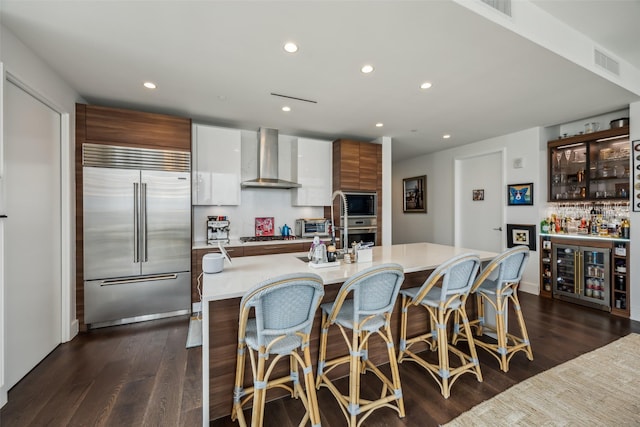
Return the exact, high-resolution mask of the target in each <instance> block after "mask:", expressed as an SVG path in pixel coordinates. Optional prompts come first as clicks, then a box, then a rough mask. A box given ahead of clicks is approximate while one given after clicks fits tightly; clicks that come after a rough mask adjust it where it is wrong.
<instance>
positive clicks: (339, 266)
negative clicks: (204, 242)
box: [202, 240, 497, 301]
mask: <svg viewBox="0 0 640 427" xmlns="http://www.w3.org/2000/svg"><path fill="white" fill-rule="evenodd" d="M294 242H295V240H294ZM372 250H373V261H371V262H361V263H355V264H344V263H343V262H342V261H341V260H339V261H336V266H332V267H325V268H312V267H310V266H309V265H308V263H306V262H303V261H301V260H300V259H298V257H305V256H306V255H307V254H306V252H298V253H287V254H275V255H260V256H248V257H238V258H233V259H232V264H231V265H229V263H228V262H225V265H224V270H223V271H222V272H220V273H215V274H203V279H202V283H203V292H202V299H203V300H208V301H214V300H223V299H230V298H238V297H242V296H243V295H244V294H245V293H246V291H248V290H249V289H251V288H252V287H253V286H255V285H256V284H258V283H260V282H262V281H264V280H267V279H270V278H272V277H276V276H280V275H283V274H290V273H297V272H313V273H316V274H318V275H319V276H320V277H321V278H322V280H323V282H324V284H325V285H328V284H333V283H342V282H344V281H345V280H346V279H347V278H349V277H350V276H352V275H353V274H355V273H357V272H359V271H361V270H364V269H365V268H368V267H371V266H373V265H378V264H384V263H398V264H400V265H402V266H403V267H404V272H405V273H412V272H417V271H425V270H432V269H434V268H436V267H437V266H439V265H440V264H442V263H443V262H445V261H447V260H448V259H449V258H452V257H454V256H456V255H460V254H463V253H475V254H477V255H478V256H479V257H480V259H481V260H482V261H488V260H490V259H492V258H494V257H495V256H496V255H497V254H496V253H493V252H486V251H477V250H473V249H465V248H459V247H454V246H447V245H438V244H435V243H409V244H403V245H391V246H374V247H373V249H372Z"/></svg>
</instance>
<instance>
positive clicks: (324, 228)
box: [295, 218, 331, 237]
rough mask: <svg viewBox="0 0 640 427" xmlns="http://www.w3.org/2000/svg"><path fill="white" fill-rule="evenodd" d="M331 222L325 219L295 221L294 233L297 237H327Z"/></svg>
mask: <svg viewBox="0 0 640 427" xmlns="http://www.w3.org/2000/svg"><path fill="white" fill-rule="evenodd" d="M330 227H331V221H329V220H328V219H325V218H302V219H296V229H295V233H296V236H297V237H313V236H320V237H329V229H330Z"/></svg>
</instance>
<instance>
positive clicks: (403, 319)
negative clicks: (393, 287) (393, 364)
mask: <svg viewBox="0 0 640 427" xmlns="http://www.w3.org/2000/svg"><path fill="white" fill-rule="evenodd" d="M408 301H409V298H408V297H407V296H406V295H402V305H401V306H400V307H401V308H400V341H399V342H400V348H399V349H398V363H402V359H403V356H404V351H405V350H406V349H407V316H408V314H409V304H407V302H408Z"/></svg>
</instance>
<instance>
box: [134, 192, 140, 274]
mask: <svg viewBox="0 0 640 427" xmlns="http://www.w3.org/2000/svg"><path fill="white" fill-rule="evenodd" d="M138 200H139V199H138V184H137V183H135V182H134V183H133V262H140V219H139V216H140V210H139V205H138V203H139V201H138Z"/></svg>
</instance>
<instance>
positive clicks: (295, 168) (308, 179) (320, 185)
mask: <svg viewBox="0 0 640 427" xmlns="http://www.w3.org/2000/svg"><path fill="white" fill-rule="evenodd" d="M332 171H333V167H332V144H331V141H322V140H318V139H307V138H298V139H297V140H296V141H293V142H292V144H291V178H292V179H293V181H295V182H297V183H298V184H301V185H302V187H300V188H295V189H293V190H292V197H291V204H293V205H294V206H329V205H330V204H331V192H332V186H331V185H332V180H331V176H332Z"/></svg>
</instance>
